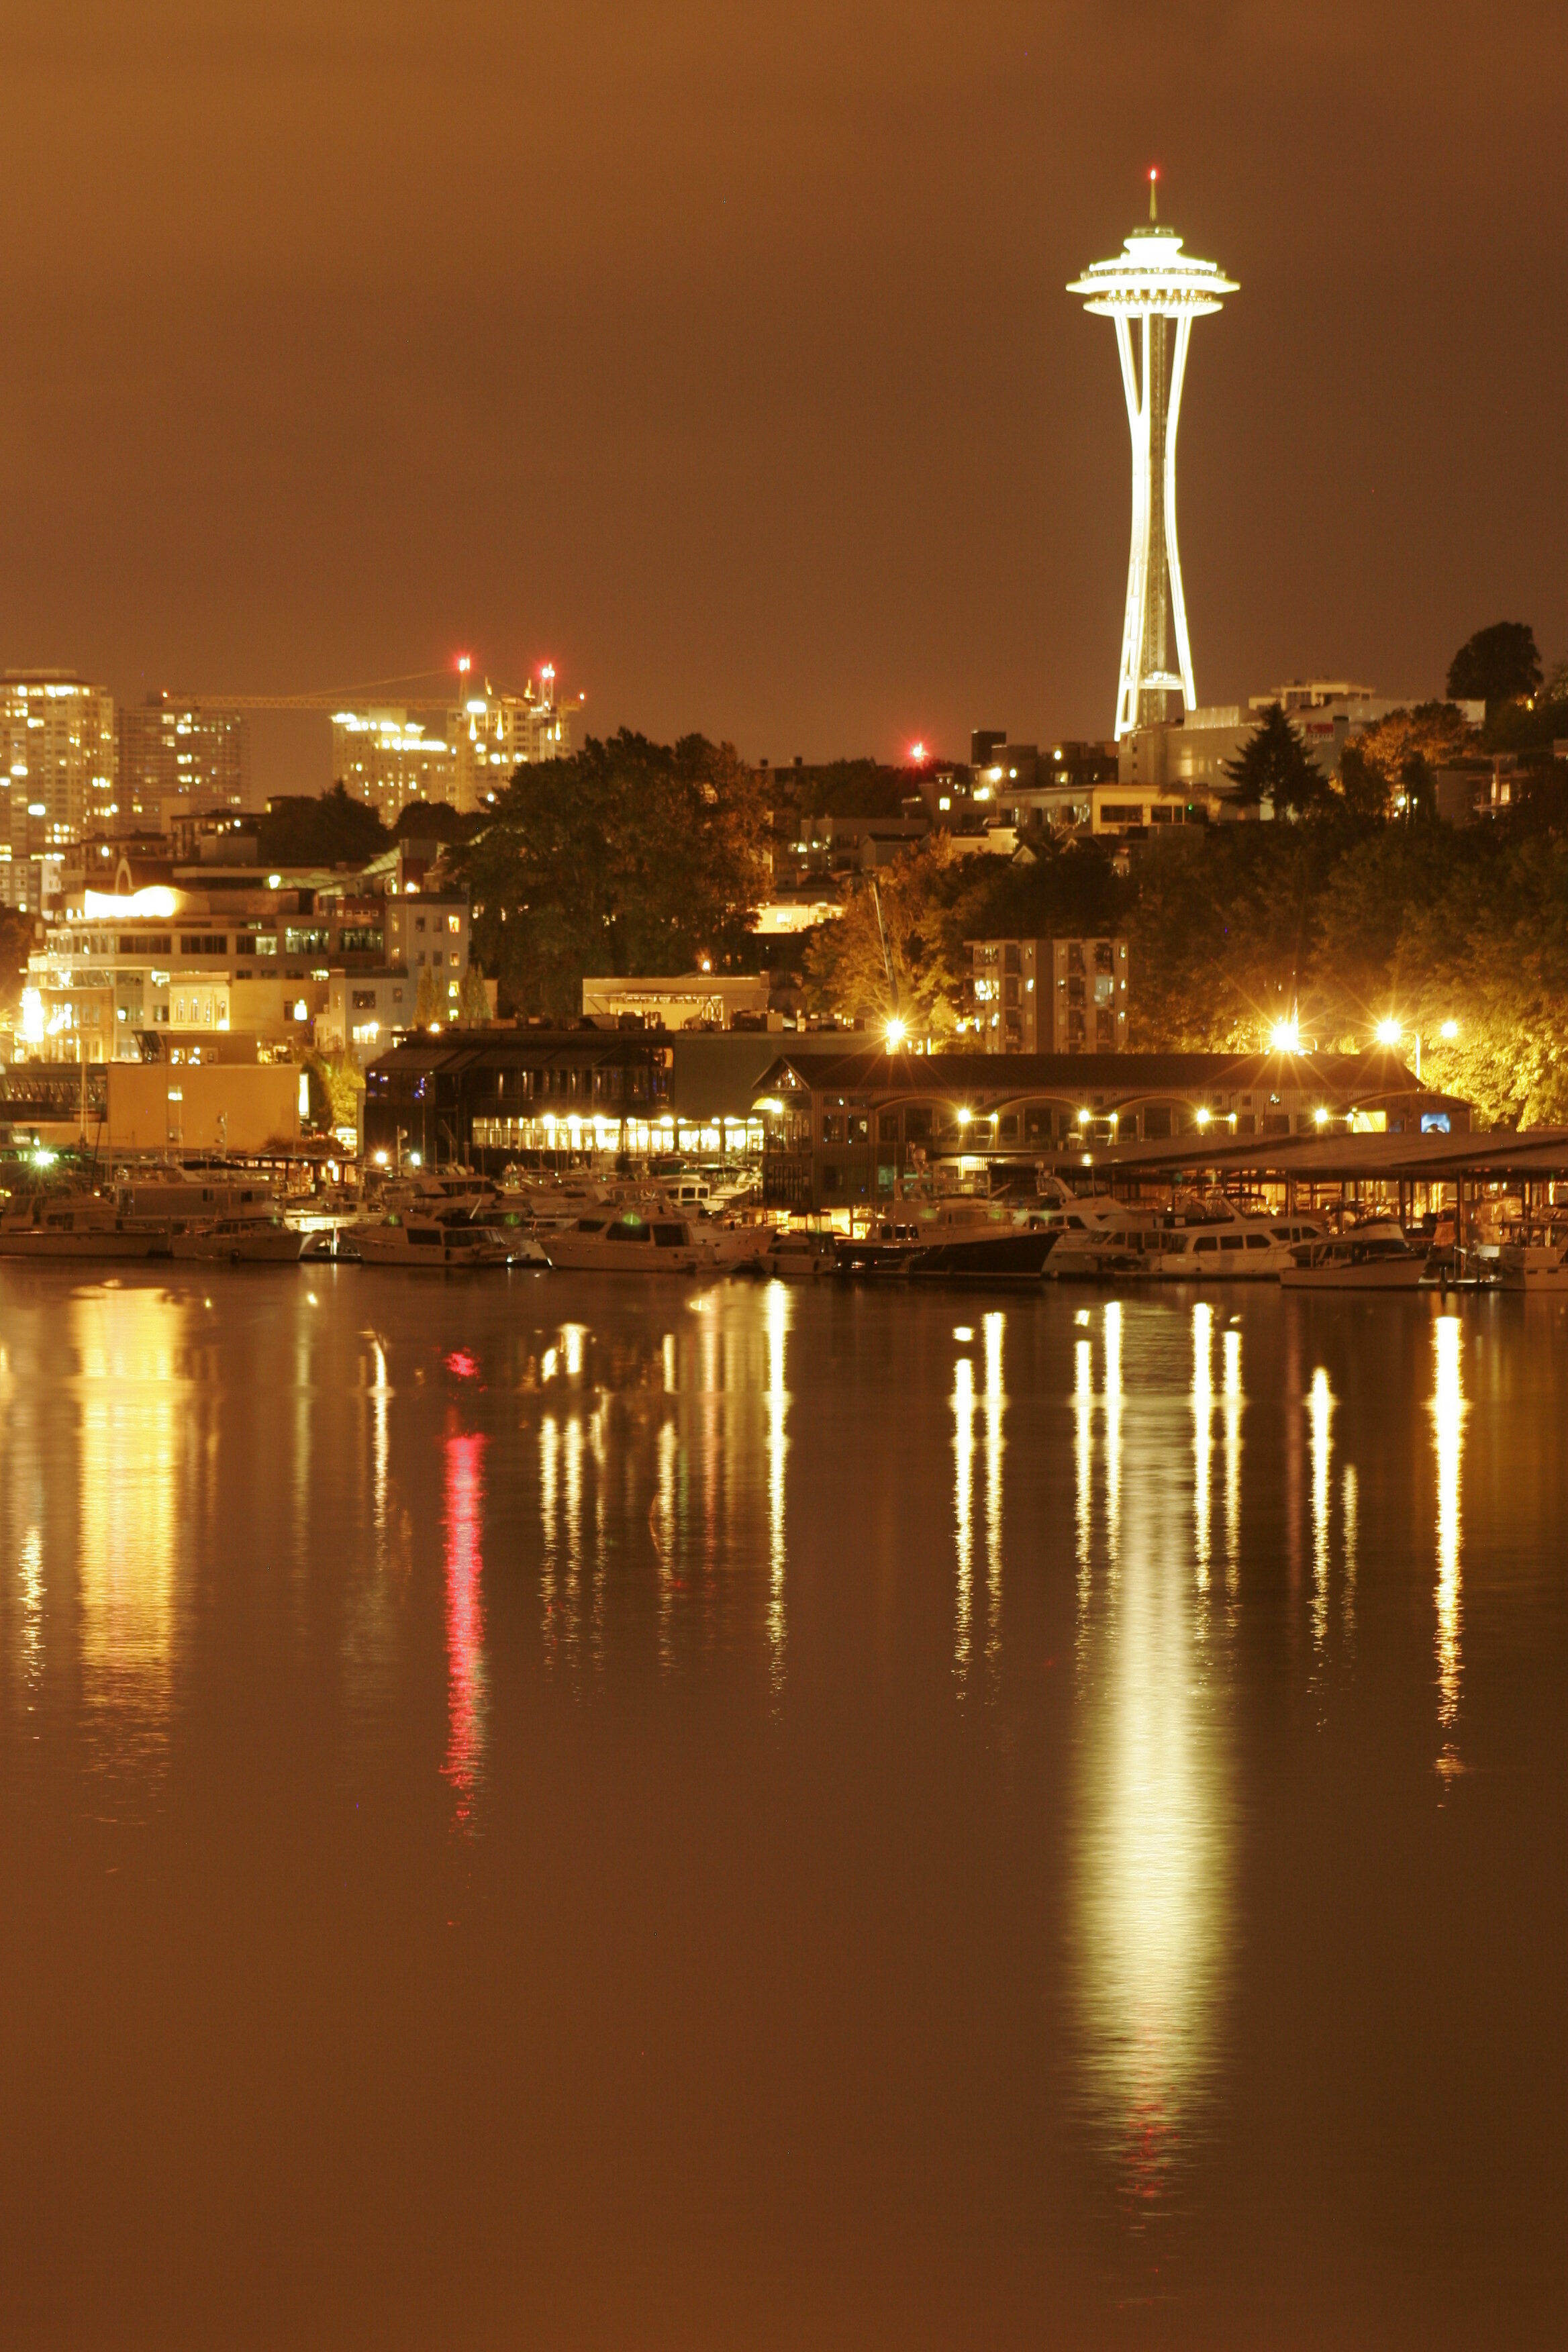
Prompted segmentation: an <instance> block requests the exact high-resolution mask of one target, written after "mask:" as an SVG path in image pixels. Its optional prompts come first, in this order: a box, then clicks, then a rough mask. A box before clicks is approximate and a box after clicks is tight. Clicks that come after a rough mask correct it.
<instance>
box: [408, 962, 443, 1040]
mask: <svg viewBox="0 0 1568 2352" xmlns="http://www.w3.org/2000/svg"><path fill="white" fill-rule="evenodd" d="M440 1018H441V1006H440V1003H439V1000H438V999H437V994H436V975H435V973H434V972H433V971H431V969H430V967H429V965H428V964H427V963H426V964H421V965H420V967H419V985H418V987H417V989H416V992H415V996H414V1019H415V1023H416V1026H417V1027H418V1028H421V1029H428V1028H429V1026H430V1025H431V1024H432V1022H435V1021H439V1019H440Z"/></svg>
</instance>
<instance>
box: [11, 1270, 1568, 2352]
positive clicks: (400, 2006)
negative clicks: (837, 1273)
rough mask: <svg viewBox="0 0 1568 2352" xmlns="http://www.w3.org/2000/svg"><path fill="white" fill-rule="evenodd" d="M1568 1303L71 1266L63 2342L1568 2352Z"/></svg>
mask: <svg viewBox="0 0 1568 2352" xmlns="http://www.w3.org/2000/svg"><path fill="white" fill-rule="evenodd" d="M1565 1404H1568V1316H1564V1314H1563V1312H1562V1310H1561V1309H1559V1308H1558V1307H1555V1306H1554V1305H1552V1303H1550V1302H1536V1301H1529V1302H1526V1301H1523V1300H1519V1299H1514V1300H1502V1299H1493V1300H1479V1301H1472V1302H1470V1303H1469V1304H1468V1305H1467V1306H1465V1307H1462V1308H1460V1309H1458V1311H1446V1310H1444V1309H1443V1308H1442V1307H1440V1306H1439V1305H1438V1303H1437V1302H1436V1301H1430V1302H1429V1301H1427V1300H1425V1299H1403V1298H1390V1299H1385V1300H1379V1301H1371V1302H1351V1301H1341V1302H1329V1301H1325V1300H1310V1299H1302V1298H1300V1297H1282V1296H1280V1295H1279V1294H1278V1293H1271V1294H1269V1295H1259V1296H1258V1297H1226V1296H1223V1295H1221V1296H1217V1297H1214V1298H1212V1299H1211V1300H1209V1301H1206V1302H1202V1303H1197V1304H1194V1300H1193V1298H1192V1297H1191V1296H1190V1295H1188V1294H1186V1293H1184V1292H1178V1291H1173V1292H1172V1293H1171V1294H1170V1295H1169V1296H1166V1297H1147V1296H1140V1297H1127V1298H1124V1299H1122V1300H1121V1301H1120V1302H1117V1301H1115V1300H1107V1299H1104V1298H1102V1297H1099V1296H1086V1295H1085V1294H1082V1293H1079V1294H1078V1295H1076V1296H1075V1295H1073V1294H1071V1293H1069V1292H1066V1291H1063V1292H1061V1293H1056V1292H1049V1291H1047V1292H1046V1293H1044V1294H1043V1295H1042V1296H1040V1297H1031V1298H1027V1299H1024V1298H1011V1297H1000V1298H999V1297H994V1296H990V1295H984V1294H980V1293H963V1292H952V1293H948V1294H945V1295H933V1294H926V1295H921V1296H910V1295H907V1294H902V1293H883V1294H871V1293H867V1292H853V1293H845V1292H841V1291H838V1290H835V1289H830V1288H825V1289H820V1290H813V1291H805V1290H799V1291H786V1290H784V1289H783V1288H780V1287H778V1286H772V1287H764V1286H755V1287H745V1286H730V1287H726V1288H721V1289H717V1290H701V1291H699V1290H692V1289H690V1288H688V1287H686V1286H682V1285H679V1284H677V1283H673V1282H672V1283H670V1284H668V1286H658V1285H656V1284H650V1285H649V1286H648V1287H647V1288H646V1289H644V1288H641V1287H638V1286H633V1285H629V1284H622V1285H616V1284H614V1283H606V1282H604V1281H599V1280H595V1279H594V1278H592V1277H580V1278H574V1277H571V1276H521V1277H504V1278H501V1279H500V1280H498V1281H493V1282H489V1283H486V1282H482V1281H481V1282H471V1281H462V1280H454V1281H452V1282H449V1283H445V1284H443V1283H442V1282H441V1281H439V1280H436V1281H434V1282H433V1283H431V1284H430V1285H428V1286H426V1285H425V1284H422V1283H420V1282H419V1281H417V1280H416V1279H408V1278H406V1277H399V1276H396V1275H395V1274H378V1273H375V1272H372V1271H367V1270H365V1269H362V1268H355V1267H348V1266H345V1267H340V1268H337V1269H332V1268H321V1269H318V1270H317V1271H316V1272H315V1273H313V1274H310V1273H304V1272H301V1273H300V1274H298V1275H296V1274H295V1273H294V1272H293V1271H292V1270H281V1269H279V1270H267V1269H247V1270H243V1271H237V1272H234V1273H229V1272H227V1271H223V1272H222V1273H221V1274H220V1272H219V1271H217V1270H214V1271H212V1272H210V1273H207V1274H205V1276H204V1275H203V1274H202V1273H201V1272H200V1271H199V1270H192V1278H191V1279H189V1280H187V1279H185V1278H184V1270H183V1269H182V1270H181V1271H180V1272H179V1273H178V1274H175V1275H174V1276H170V1275H169V1274H168V1273H167V1272H164V1273H163V1274H158V1275H152V1274H149V1275H146V1276H142V1274H140V1273H139V1272H127V1273H126V1275H125V1276H124V1277H123V1278H121V1279H110V1280H103V1279H97V1278H90V1279H89V1278H87V1276H86V1275H85V1271H80V1272H79V1271H72V1270H70V1269H34V1268H19V1267H16V1266H15V1265H8V1266H5V1267H3V1268H0V1738H3V1742H4V1746H3V1753H0V1865H3V1876H0V1889H3V1892H0V1919H3V1923H4V1927H3V1934H4V1941H3V1947H0V1948H3V1968H4V1975H3V1979H0V1984H3V1991H4V2002H3V2008H0V2082H3V2089H4V2117H5V2133H4V2138H3V2141H0V2233H3V2243H4V2257H5V2258H4V2262H3V2263H0V2333H3V2335H4V2337H5V2341H6V2342H8V2343H16V2344H29V2345H54V2344H59V2345H72V2346H76V2345H115V2344H121V2343H124V2344H159V2345H163V2346H171V2345H207V2344H215V2343H218V2342H225V2343H229V2344H236V2345H267V2346H271V2345H284V2344H287V2345H289V2346H314V2345H318V2344H320V2345H322V2346H325V2345H329V2344H330V2345H333V2346H359V2345H365V2346H371V2345H374V2346H379V2347H401V2346H405V2345H425V2344H436V2343H451V2344H457V2343H464V2344H474V2345H491V2344H494V2345H498V2346H499V2345H521V2344H540V2345H557V2344H558V2345H562V2346H567V2347H574V2346H580V2345H581V2346H595V2347H596V2346H612V2345H615V2346H621V2345H631V2344H637V2345H644V2346H654V2347H662V2346H666V2345H668V2346H710V2345H712V2346H730V2345H764V2346H773V2345H779V2346H784V2345H790V2346H794V2345H798V2344H806V2343H809V2344H812V2345H845V2346H850V2345H856V2346H862V2345H872V2344H874V2345H889V2346H900V2347H902V2346H910V2345H917V2346H923V2345H948V2344H973V2345H999V2346H1013V2345H1019V2346H1023V2345H1030V2346H1035V2345H1041V2344H1048V2345H1058V2344H1061V2345H1073V2344H1110V2345H1118V2344H1122V2343H1127V2344H1142V2343H1149V2344H1177V2345H1188V2344H1191V2345H1205V2346H1215V2345H1221V2346H1225V2345H1260V2344H1266V2343H1267V2344H1272V2345H1278V2346H1292V2345H1319V2344H1330V2343H1332V2344H1335V2345H1354V2344H1365V2345H1369V2346H1370V2345H1377V2346H1388V2345H1392V2346H1404V2345H1410V2346H1415V2345H1420V2346H1423V2347H1430V2346H1447V2345H1453V2346H1475V2345H1491V2344H1496V2345H1510V2346H1533V2345H1552V2346H1557V2345H1560V2344H1561V2343H1562V2342H1563V2339H1564V2334H1565V2331H1568V2259H1565V2256H1564V2252H1563V2208H1564V2191H1565V2189H1568V2152H1565V2144H1564V2125H1563V2116H1564V2112H1565V2109H1568V2067H1565V2063H1564V2057H1565V2050H1568V2021H1565V2020H1568V2007H1565V2000H1564V1996H1565V1993H1568V1964H1565V1958H1564V1941H1563V1930H1564V1911H1565V1905H1564V1896H1563V1864H1564V1855H1565V1853H1568V1839H1565V1832H1568V1769H1565V1766H1564V1748H1563V1730H1564V1704H1563V1702H1564V1693H1565V1689H1568V1607H1565V1596H1568V1565H1565V1549H1564V1538H1565V1536H1568V1466H1565V1465H1564V1458H1563V1448H1562V1444H1561V1433H1562V1431H1563V1419H1564V1407H1565Z"/></svg>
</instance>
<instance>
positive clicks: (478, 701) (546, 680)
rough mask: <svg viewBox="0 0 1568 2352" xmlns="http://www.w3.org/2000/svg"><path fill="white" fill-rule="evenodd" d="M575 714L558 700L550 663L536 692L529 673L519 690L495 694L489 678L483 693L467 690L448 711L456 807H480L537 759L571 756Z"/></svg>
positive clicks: (471, 808)
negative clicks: (455, 769) (455, 785)
mask: <svg viewBox="0 0 1568 2352" xmlns="http://www.w3.org/2000/svg"><path fill="white" fill-rule="evenodd" d="M576 715H577V712H576V706H575V705H574V704H572V703H564V704H563V703H558V702H557V701H556V699H555V672H554V670H553V669H552V667H551V666H550V665H549V663H546V664H545V666H544V667H543V668H542V670H541V672H540V674H539V691H538V692H537V693H535V691H534V687H533V680H532V679H531V678H530V680H529V682H528V684H527V685H526V686H525V687H524V688H523V690H522V692H521V694H498V693H496V692H495V691H494V690H493V689H492V688H491V686H490V683H489V679H488V678H487V679H486V681H485V688H484V692H483V693H482V694H478V693H476V694H470V695H469V696H468V697H467V698H466V699H465V700H464V701H463V702H462V703H460V704H459V705H458V708H457V709H454V710H450V711H448V712H447V741H448V742H449V743H450V745H451V747H452V751H453V755H454V757H455V760H456V762H457V793H456V797H457V804H458V808H460V809H462V810H464V811H465V812H468V811H472V810H474V809H478V808H483V807H484V805H485V803H486V802H487V801H488V800H489V799H490V798H492V797H493V795H494V794H495V793H498V792H499V791H500V788H501V786H502V785H503V784H507V783H510V781H511V778H512V775H513V773H514V772H515V771H516V770H517V769H519V768H522V767H531V766H534V765H536V764H537V762H538V761H541V760H569V759H570V758H571V756H572V751H573V741H572V736H573V721H574V719H575V717H576Z"/></svg>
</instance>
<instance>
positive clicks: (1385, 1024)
mask: <svg viewBox="0 0 1568 2352" xmlns="http://www.w3.org/2000/svg"><path fill="white" fill-rule="evenodd" d="M1402 1034H1403V1032H1402V1031H1401V1029H1400V1026H1399V1024H1398V1022H1397V1021H1394V1020H1393V1019H1392V1018H1391V1019H1389V1020H1386V1021H1380V1022H1379V1023H1378V1024H1377V1030H1376V1036H1377V1042H1378V1044H1379V1045H1398V1043H1399V1040H1400V1037H1401V1035H1402Z"/></svg>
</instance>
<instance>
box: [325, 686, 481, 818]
mask: <svg viewBox="0 0 1568 2352" xmlns="http://www.w3.org/2000/svg"><path fill="white" fill-rule="evenodd" d="M457 772H458V760H457V753H456V751H455V750H454V748H453V746H452V744H451V742H450V741H449V740H448V739H447V736H445V735H431V734H426V730H425V728H424V726H423V725H422V724H421V722H420V721H419V720H418V719H411V718H410V716H409V714H408V712H407V711H406V710H403V709H373V710H337V711H334V712H333V714H332V782H334V783H335V784H342V788H343V790H344V791H345V792H346V793H348V794H349V796H350V798H351V799H352V800H356V801H363V802H364V803H365V805H366V806H367V807H368V808H373V809H374V810H375V811H376V812H377V813H378V814H379V815H380V816H381V817H382V819H383V821H384V823H385V824H396V822H397V820H398V818H399V816H401V814H403V811H404V810H405V808H407V807H408V805H409V803H411V802H413V801H445V802H447V803H448V804H450V803H453V802H455V801H456V799H457Z"/></svg>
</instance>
